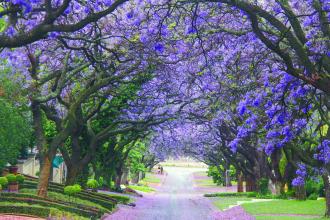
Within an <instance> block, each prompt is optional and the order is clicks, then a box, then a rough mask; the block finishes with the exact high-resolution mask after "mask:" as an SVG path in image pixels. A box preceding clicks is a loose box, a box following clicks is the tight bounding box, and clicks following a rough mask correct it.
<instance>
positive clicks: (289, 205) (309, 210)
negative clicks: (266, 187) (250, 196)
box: [242, 200, 325, 219]
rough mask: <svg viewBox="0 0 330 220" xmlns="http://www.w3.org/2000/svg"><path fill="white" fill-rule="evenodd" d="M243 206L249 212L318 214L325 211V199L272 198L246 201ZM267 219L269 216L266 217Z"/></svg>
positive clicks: (259, 213) (258, 213) (257, 213)
mask: <svg viewBox="0 0 330 220" xmlns="http://www.w3.org/2000/svg"><path fill="white" fill-rule="evenodd" d="M242 206H243V208H244V209H245V210H246V211H247V212H248V213H250V214H253V215H261V214H299V215H319V216H320V217H321V216H322V215H323V213H325V201H322V200H306V201H298V200H274V201H269V202H258V203H246V204H242ZM268 219H269V218H268Z"/></svg>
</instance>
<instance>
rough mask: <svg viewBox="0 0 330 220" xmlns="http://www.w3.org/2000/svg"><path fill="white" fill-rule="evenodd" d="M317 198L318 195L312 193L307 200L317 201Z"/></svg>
mask: <svg viewBox="0 0 330 220" xmlns="http://www.w3.org/2000/svg"><path fill="white" fill-rule="evenodd" d="M318 197H319V195H318V194H317V193H312V194H310V195H309V196H308V198H307V199H309V200H317V198H318Z"/></svg>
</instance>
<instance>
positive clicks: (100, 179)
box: [98, 176, 104, 187]
mask: <svg viewBox="0 0 330 220" xmlns="http://www.w3.org/2000/svg"><path fill="white" fill-rule="evenodd" d="M98 185H99V186H100V187H102V186H103V185H104V179H103V177H102V176H100V178H99V184H98Z"/></svg>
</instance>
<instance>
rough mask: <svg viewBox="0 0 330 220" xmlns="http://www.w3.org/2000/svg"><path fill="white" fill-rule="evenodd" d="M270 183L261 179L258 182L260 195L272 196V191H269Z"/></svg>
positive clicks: (265, 179)
mask: <svg viewBox="0 0 330 220" xmlns="http://www.w3.org/2000/svg"><path fill="white" fill-rule="evenodd" d="M268 182H269V180H268V179H267V178H261V179H260V180H259V182H258V184H259V189H260V194H262V195H267V194H270V190H269V189H268Z"/></svg>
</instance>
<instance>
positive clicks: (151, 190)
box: [128, 185, 155, 193]
mask: <svg viewBox="0 0 330 220" xmlns="http://www.w3.org/2000/svg"><path fill="white" fill-rule="evenodd" d="M128 188H130V189H134V190H138V191H141V192H147V193H148V192H154V191H155V189H153V188H151V187H149V186H137V185H130V186H129V187H128Z"/></svg>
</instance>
